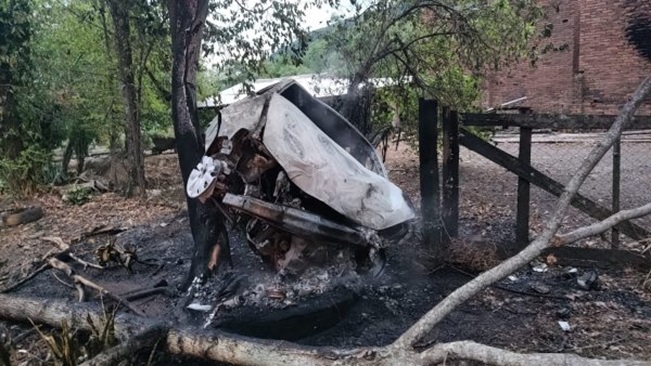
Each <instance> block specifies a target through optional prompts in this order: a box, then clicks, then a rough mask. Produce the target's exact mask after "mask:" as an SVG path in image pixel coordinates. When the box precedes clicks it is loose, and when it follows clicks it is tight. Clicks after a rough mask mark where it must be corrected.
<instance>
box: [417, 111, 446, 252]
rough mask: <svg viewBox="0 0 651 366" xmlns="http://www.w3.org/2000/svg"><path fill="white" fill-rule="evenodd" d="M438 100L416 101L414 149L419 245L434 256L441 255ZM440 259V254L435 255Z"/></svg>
mask: <svg viewBox="0 0 651 366" xmlns="http://www.w3.org/2000/svg"><path fill="white" fill-rule="evenodd" d="M437 124H438V102H437V101H435V100H425V99H423V98H420V99H419V100H418V152H419V157H420V197H421V198H420V202H421V206H420V207H421V215H422V221H423V245H424V246H425V248H426V249H427V250H428V251H429V252H430V253H432V254H433V255H434V256H436V257H439V255H442V254H443V253H441V248H440V247H439V245H440V243H441V240H440V237H441V235H440V229H439V226H440V225H439V223H440V199H439V175H438V159H437V151H436V145H437V136H436V128H437ZM439 258H440V257H439Z"/></svg>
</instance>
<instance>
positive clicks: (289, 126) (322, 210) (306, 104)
mask: <svg viewBox="0 0 651 366" xmlns="http://www.w3.org/2000/svg"><path fill="white" fill-rule="evenodd" d="M186 192H187V194H188V196H189V197H191V198H196V199H199V200H202V201H206V200H214V203H215V204H216V205H217V206H218V207H219V208H220V211H221V212H222V213H223V214H224V215H225V217H226V218H227V219H228V221H231V222H232V223H234V224H236V226H237V227H239V228H241V229H242V230H243V231H244V232H245V234H246V238H247V241H248V243H249V245H250V246H251V248H252V249H253V251H254V252H255V253H256V254H257V255H259V256H260V257H261V258H262V259H263V261H264V262H266V263H268V264H269V265H270V266H272V267H273V268H274V269H275V270H276V271H278V273H281V274H287V275H300V274H301V273H302V272H304V271H305V270H306V269H307V268H310V267H315V266H316V267H318V266H328V265H330V264H331V263H332V262H333V261H340V262H341V261H348V262H349V263H351V264H352V266H353V267H354V268H355V270H356V271H357V272H358V273H359V272H363V273H371V274H373V275H377V274H379V273H381V271H382V268H383V266H384V262H385V256H384V249H385V247H386V246H387V245H389V244H390V243H391V242H393V241H396V240H397V239H400V238H402V237H403V236H404V235H405V234H406V233H407V231H408V228H409V225H410V222H411V220H412V219H413V218H414V210H413V208H412V205H411V203H410V202H409V200H408V198H406V197H405V195H404V194H403V192H402V191H401V190H400V188H398V187H397V186H396V185H394V184H393V183H391V182H390V181H389V180H388V179H387V173H386V171H385V168H384V166H383V164H382V161H381V159H380V158H379V156H378V154H377V153H376V150H375V148H374V147H373V146H372V145H371V144H370V143H369V142H368V141H367V140H366V138H365V137H364V136H363V135H362V134H361V133H360V132H359V131H358V130H357V129H356V128H355V127H354V126H353V125H352V124H350V123H349V122H348V121H347V120H346V119H344V118H343V117H342V116H341V115H339V114H338V113H337V112H336V111H335V110H334V109H332V108H330V107H329V106H328V105H326V104H325V103H323V102H321V101H319V100H318V99H316V98H314V97H313V96H311V95H310V94H309V93H308V92H307V91H306V90H305V89H303V88H302V87H301V86H300V85H299V84H298V83H296V82H295V81H293V80H286V81H282V82H280V83H278V84H274V85H272V86H270V87H267V88H265V89H263V90H261V91H259V92H257V93H256V95H254V96H250V97H248V98H246V99H243V100H240V101H238V102H236V103H234V104H231V105H229V106H228V107H225V108H224V109H223V110H222V111H221V113H220V115H219V116H217V117H216V118H215V119H214V120H213V121H212V122H211V124H210V126H209V127H208V129H207V131H206V151H205V156H204V157H203V158H202V160H201V162H200V163H199V164H198V165H197V167H196V168H195V169H194V170H193V172H192V174H191V175H190V178H189V180H188V183H187V186H186Z"/></svg>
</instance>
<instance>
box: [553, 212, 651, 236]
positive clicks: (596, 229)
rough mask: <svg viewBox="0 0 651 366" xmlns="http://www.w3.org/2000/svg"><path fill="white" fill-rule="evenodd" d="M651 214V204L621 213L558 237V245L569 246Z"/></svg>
mask: <svg viewBox="0 0 651 366" xmlns="http://www.w3.org/2000/svg"><path fill="white" fill-rule="evenodd" d="M648 214H651V203H648V204H646V205H644V206H640V207H637V208H633V209H630V210H624V211H619V212H617V213H616V214H614V215H612V216H610V217H608V218H607V219H605V220H603V221H600V222H597V223H594V224H592V225H589V226H584V227H582V228H579V229H576V230H574V231H572V232H569V233H566V234H562V235H558V236H556V238H557V240H559V241H560V242H559V243H558V244H569V243H573V242H575V241H577V240H581V239H584V238H587V237H590V236H595V235H599V234H601V233H603V232H604V231H606V230H609V229H611V228H612V227H613V226H615V225H617V224H619V223H620V222H623V221H627V220H632V219H635V218H638V217H642V216H645V215H648Z"/></svg>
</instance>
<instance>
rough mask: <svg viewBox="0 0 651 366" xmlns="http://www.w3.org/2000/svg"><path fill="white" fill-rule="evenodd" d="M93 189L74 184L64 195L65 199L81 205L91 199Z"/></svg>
mask: <svg viewBox="0 0 651 366" xmlns="http://www.w3.org/2000/svg"><path fill="white" fill-rule="evenodd" d="M90 194H91V189H90V188H89V187H84V186H73V187H72V188H71V189H70V190H69V191H67V192H66V193H65V194H64V195H63V200H64V201H66V202H68V203H70V204H73V205H76V206H81V205H83V204H84V203H86V202H88V200H89V199H90Z"/></svg>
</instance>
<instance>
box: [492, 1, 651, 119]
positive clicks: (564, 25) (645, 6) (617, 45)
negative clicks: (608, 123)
mask: <svg viewBox="0 0 651 366" xmlns="http://www.w3.org/2000/svg"><path fill="white" fill-rule="evenodd" d="M541 3H542V4H543V5H545V8H546V10H547V19H545V20H544V21H543V24H544V23H551V24H553V26H554V28H553V31H552V37H551V38H550V39H547V40H544V41H543V42H544V43H543V45H544V44H547V43H550V42H551V43H552V44H553V45H554V46H556V47H559V46H561V45H567V50H565V51H553V52H549V53H546V54H544V55H542V56H541V57H540V59H539V60H538V61H537V63H536V67H535V68H532V67H531V66H530V63H529V62H522V63H520V64H517V65H512V66H511V67H510V68H509V69H508V70H500V71H499V72H497V73H495V74H494V75H492V76H491V77H490V78H489V79H488V80H487V82H486V84H485V87H484V100H483V104H484V106H486V107H490V106H496V105H499V104H501V103H505V102H508V101H511V100H514V99H517V98H520V97H524V96H526V97H527V100H526V101H524V102H521V103H518V104H517V105H518V106H526V107H530V108H532V109H533V110H534V111H536V112H541V113H543V112H546V113H585V114H616V113H617V111H618V108H619V107H620V106H621V105H622V104H623V103H624V102H625V101H626V97H627V96H628V95H630V93H631V92H632V91H633V90H635V88H636V87H637V85H638V84H639V83H640V81H641V80H642V79H643V78H644V77H645V76H648V75H651V58H650V57H648V52H651V50H649V47H651V46H650V45H649V43H650V42H651V34H649V32H651V1H649V0H614V1H607V0H563V1H558V0H541ZM636 20H637V22H636V23H635V25H636V27H632V24H633V23H634V21H636ZM627 29H628V30H629V32H628V33H627ZM631 29H635V32H631ZM645 32H646V33H645ZM632 33H634V34H632ZM636 37H637V38H636ZM645 53H646V54H645ZM639 113H640V114H651V101H649V102H647V103H646V104H645V105H644V106H643V107H642V108H641V109H640V111H639Z"/></svg>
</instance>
